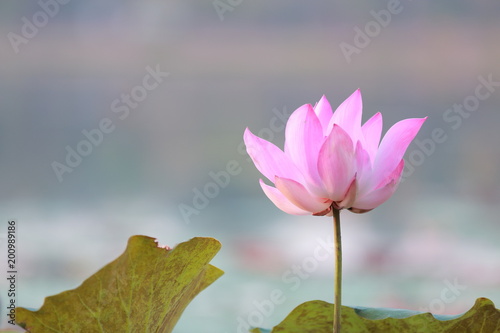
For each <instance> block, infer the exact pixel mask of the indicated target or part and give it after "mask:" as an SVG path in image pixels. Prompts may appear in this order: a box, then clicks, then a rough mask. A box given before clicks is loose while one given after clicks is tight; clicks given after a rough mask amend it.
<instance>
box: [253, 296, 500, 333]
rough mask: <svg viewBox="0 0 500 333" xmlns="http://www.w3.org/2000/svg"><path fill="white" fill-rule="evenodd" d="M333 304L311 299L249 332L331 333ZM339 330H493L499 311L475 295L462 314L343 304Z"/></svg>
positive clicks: (488, 332)
mask: <svg viewBox="0 0 500 333" xmlns="http://www.w3.org/2000/svg"><path fill="white" fill-rule="evenodd" d="M332 324H333V304H330V303H327V302H323V301H310V302H306V303H303V304H301V305H299V306H298V307H296V308H295V309H294V310H293V311H292V312H291V313H290V314H289V315H288V316H287V317H286V318H285V319H284V320H283V321H282V322H281V323H280V324H279V325H277V326H275V327H274V328H273V329H272V330H270V331H269V330H266V329H260V328H255V329H253V330H251V331H250V332H252V333H278V332H279V333H323V332H324V333H331V332H332ZM341 325H342V333H392V332H394V333H401V332H405V333H437V332H439V333H467V332H470V333H495V332H497V333H498V332H500V310H498V309H496V308H495V305H494V304H493V302H492V301H490V300H489V299H487V298H478V299H477V300H476V303H475V304H474V306H473V307H472V308H471V309H470V310H469V311H467V312H466V313H464V314H462V315H457V316H434V315H432V314H431V313H428V312H427V313H421V312H417V311H410V310H400V309H385V308H362V307H357V308H351V307H347V306H342V322H341Z"/></svg>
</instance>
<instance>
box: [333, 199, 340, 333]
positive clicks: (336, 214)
mask: <svg viewBox="0 0 500 333" xmlns="http://www.w3.org/2000/svg"><path fill="white" fill-rule="evenodd" d="M332 211H333V229H334V236H335V237H334V241H335V287H334V288H335V303H334V305H333V333H340V318H341V316H340V309H341V306H342V243H341V238H340V210H338V209H336V208H333V207H332Z"/></svg>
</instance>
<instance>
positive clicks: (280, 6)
mask: <svg viewBox="0 0 500 333" xmlns="http://www.w3.org/2000/svg"><path fill="white" fill-rule="evenodd" d="M59 1H60V2H56V1H55V0H53V1H49V0H41V1H39V2H34V1H33V2H27V1H23V2H19V1H11V0H9V1H2V2H1V3H0V35H1V36H2V38H0V57H1V58H0V59H1V61H0V110H1V111H0V175H1V176H0V188H1V189H2V190H1V191H0V219H1V220H3V222H2V225H3V227H2V230H0V233H2V235H3V237H4V238H3V242H2V248H3V249H4V250H2V253H5V242H4V241H5V233H6V231H7V229H6V228H7V227H6V222H7V220H8V219H11V218H15V219H17V223H18V241H17V246H18V259H19V266H18V270H19V279H18V286H17V288H18V297H17V304H18V305H19V306H23V307H29V308H39V307H40V306H41V305H42V303H43V300H44V297H46V296H49V295H53V294H56V293H59V292H61V291H63V290H66V289H69V288H75V287H77V286H78V285H79V284H80V283H81V282H82V281H83V280H84V279H85V278H87V277H88V276H90V275H91V274H93V273H94V272H95V271H97V270H98V269H99V268H100V267H102V266H103V265H104V264H106V263H108V262H110V261H111V260H113V259H114V258H115V257H117V256H118V255H120V254H121V253H122V252H123V250H124V249H125V246H126V242H127V239H128V237H130V236H131V235H134V234H145V235H148V236H152V237H156V238H157V239H158V241H159V242H160V244H168V245H170V246H174V245H175V244H178V243H180V242H183V241H185V240H188V239H190V238H192V237H195V236H211V237H215V238H217V239H219V240H220V241H221V242H222V243H223V248H222V250H221V251H220V253H219V254H218V255H217V256H216V258H215V259H214V260H213V264H214V265H216V266H218V267H220V268H221V269H223V270H224V271H225V272H226V274H225V275H224V276H223V277H221V278H220V279H219V280H218V281H217V282H216V283H214V284H213V285H212V286H211V287H209V288H208V289H207V290H205V291H204V292H202V293H201V294H200V295H199V296H198V297H197V298H196V299H195V300H194V301H193V303H191V305H190V306H189V307H188V308H187V309H186V311H185V312H184V315H183V317H182V318H181V320H180V321H179V323H178V325H177V327H176V329H175V332H178V333H183V332H195V331H202V332H207V333H210V332H214V333H215V332H217V333H220V332H228V333H229V332H238V331H241V329H242V328H241V327H244V326H246V325H247V324H248V325H259V326H262V327H272V326H274V325H276V324H277V323H279V322H280V321H281V320H282V319H283V318H284V317H285V316H286V314H288V313H289V312H290V311H291V310H292V309H293V308H294V307H295V306H297V305H298V304H300V303H302V302H305V301H308V300H313V299H322V300H326V301H331V300H332V299H333V280H332V277H333V257H332V256H331V255H330V256H329V257H328V258H327V259H325V257H324V256H321V257H318V256H317V255H316V256H315V253H316V254H317V253H318V249H323V250H324V252H322V255H324V254H325V253H327V251H326V249H327V248H328V246H327V245H325V244H329V242H331V236H329V235H331V234H332V223H331V221H330V219H328V218H325V217H321V218H320V217H295V216H289V215H287V214H285V213H283V212H281V211H280V210H278V209H277V208H276V207H275V206H274V205H273V204H272V203H271V202H270V201H269V200H268V199H267V198H266V197H265V195H264V194H263V193H262V191H261V189H260V186H259V184H258V178H260V177H261V175H260V174H259V172H258V171H257V170H256V169H255V167H254V166H253V164H252V163H251V162H249V161H248V159H247V158H248V157H247V156H246V155H245V153H244V149H243V150H242V135H243V131H244V129H245V128H246V127H247V126H248V127H249V128H250V129H251V130H252V131H253V132H254V133H257V134H260V135H262V137H264V138H265V139H268V140H271V141H273V142H274V143H275V144H277V145H278V146H280V147H283V132H284V131H283V125H284V122H286V119H287V118H288V116H289V114H290V113H291V112H293V111H294V110H295V109H296V108H298V107H299V106H301V105H303V104H305V103H311V104H314V103H315V102H316V101H318V100H319V99H320V98H321V96H322V95H323V94H325V95H326V96H327V98H328V99H329V101H330V102H331V104H332V106H333V107H334V108H335V107H336V106H338V105H339V104H340V103H341V102H342V101H343V100H344V99H345V98H347V97H348V96H349V95H350V94H351V93H352V92H353V91H354V90H356V89H357V88H361V91H362V93H363V102H364V116H363V120H364V121H365V120H367V119H368V118H369V117H371V116H372V115H373V114H374V113H376V112H379V111H380V112H382V113H383V116H384V132H385V131H387V129H388V128H389V127H390V126H391V125H392V124H394V123H395V122H397V121H399V120H401V119H403V118H408V117H424V116H428V117H429V119H428V120H427V122H426V123H425V124H424V126H423V128H422V130H421V132H420V133H419V134H418V136H417V141H418V142H419V144H417V143H416V142H414V143H413V144H412V145H411V146H410V147H409V149H408V151H407V154H406V160H407V164H406V169H405V177H404V182H403V183H402V184H401V186H400V188H399V189H398V191H397V193H396V195H395V196H394V197H393V198H391V199H390V200H389V201H388V202H386V203H385V204H383V205H382V206H380V207H378V208H377V209H376V210H374V211H372V212H370V213H368V214H364V215H357V214H352V213H350V212H345V213H343V214H342V226H343V242H344V243H343V244H344V292H343V302H344V304H346V305H359V306H374V307H399V308H408V309H413V310H420V311H432V312H434V313H441V314H458V313H461V312H465V311H466V310H468V309H469V308H470V307H471V306H472V305H473V303H474V300H475V299H476V298H478V297H483V296H484V297H488V298H490V299H491V300H493V301H494V302H495V303H496V305H497V307H500V244H499V242H498V235H499V233H500V221H499V218H498V215H497V211H496V210H497V209H498V203H499V200H500V177H499V172H500V151H499V148H498V143H499V142H500V132H499V131H498V126H499V124H500V112H499V111H500V63H499V59H500V41H499V38H498V36H500V21H499V20H498V17H499V15H500V3H498V2H497V1H486V0H483V1H481V0H480V1H473V2H470V1H465V0H460V1H453V2H451V1H440V2H435V1H426V0H422V1H406V0H402V1H395V0H391V1H357V2H354V3H351V2H347V1H345V2H332V1H319V0H314V1H307V2H305V1H295V0H292V1H290V0H288V1H284V0H276V1H272V2H255V1H249V0H239V1H235V0H232V1H229V0H215V1H212V0H210V1H152V0H147V1H140V2H138V1H106V2H99V1H85V2H82V1H67V0H65V1H62V0H59ZM322 244H323V245H322ZM323 250H321V251H323ZM4 261H6V260H4V259H2V260H1V262H2V265H3V266H2V267H4V265H5V263H4ZM4 271H5V269H4ZM1 281H2V294H1V295H0V299H2V300H6V291H5V288H4V287H5V286H6V285H5V283H4V281H5V280H4V279H2V280H1ZM273 290H279V291H280V292H282V294H283V298H282V299H281V301H282V302H280V304H276V303H273V308H272V310H269V311H263V310H262V306H260V305H262V304H264V303H266V301H269V300H270V299H271V298H270V295H271V292H272V291H273ZM266 304H268V303H266ZM5 317H6V316H5V310H4V306H2V318H5ZM2 324H3V326H2V327H8V324H7V323H6V322H5V319H3V322H2Z"/></svg>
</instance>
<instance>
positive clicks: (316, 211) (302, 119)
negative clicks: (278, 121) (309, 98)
mask: <svg viewBox="0 0 500 333" xmlns="http://www.w3.org/2000/svg"><path fill="white" fill-rule="evenodd" d="M361 115H362V101H361V92H360V91H359V89H358V90H356V91H355V92H354V93H353V94H352V95H351V96H350V97H349V98H348V99H346V100H345V101H344V102H343V103H342V104H341V105H340V106H339V107H338V108H337V110H336V111H335V112H332V108H331V106H330V104H329V103H328V100H327V99H326V97H324V96H323V97H322V98H321V100H320V101H319V102H318V103H317V104H316V106H315V107H312V106H311V105H310V104H306V105H303V106H301V107H300V108H298V109H297V110H295V111H294V112H293V114H292V115H291V116H290V119H289V120H288V122H287V124H286V131H285V149H284V152H283V151H282V150H281V149H279V148H278V147H276V146H275V145H274V144H272V143H270V142H268V141H266V140H263V139H261V138H259V137H257V136H255V135H254V134H253V133H252V132H250V130H249V129H248V128H247V129H246V130H245V134H244V140H245V144H246V147H247V152H248V154H249V155H250V157H251V158H252V160H253V162H254V164H255V166H256V167H257V169H258V170H259V171H260V172H261V173H262V174H263V175H264V176H265V177H266V178H267V179H269V180H270V181H271V182H272V183H273V184H274V186H275V187H272V186H269V185H267V184H265V183H264V182H263V180H262V179H261V180H260V185H261V186H262V189H263V190H264V193H265V194H266V195H267V196H268V198H269V199H270V200H271V201H272V202H273V203H274V204H275V205H276V206H277V207H278V208H279V209H281V210H283V211H284V212H286V213H289V214H295V215H307V214H313V215H332V208H336V209H339V210H340V209H343V208H346V209H349V210H351V211H353V212H355V213H364V212H367V211H370V210H372V209H373V208H375V207H377V206H379V205H380V204H382V203H383V202H385V201H386V200H387V199H389V198H390V197H391V196H392V194H393V193H394V191H395V190H396V188H397V187H398V184H399V182H400V180H401V175H402V172H403V167H404V160H403V155H404V153H405V151H406V149H407V148H408V145H409V144H410V143H411V141H412V140H413V138H414V137H415V136H416V135H417V133H418V131H419V130H420V127H421V126H422V124H423V123H424V121H425V120H426V119H427V118H412V119H405V120H402V121H400V122H398V123H396V124H395V125H394V126H392V127H391V128H390V129H389V131H387V133H386V134H385V136H384V138H383V139H382V141H380V137H381V132H382V114H380V113H377V114H375V115H374V116H373V117H371V118H370V119H369V120H368V121H367V122H366V123H365V124H364V125H362V126H361Z"/></svg>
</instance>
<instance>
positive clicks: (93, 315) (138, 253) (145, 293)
mask: <svg viewBox="0 0 500 333" xmlns="http://www.w3.org/2000/svg"><path fill="white" fill-rule="evenodd" d="M220 247H221V244H220V242H219V241H217V240H216V239H213V238H201V237H197V238H193V239H191V240H189V241H187V242H184V243H181V244H179V245H177V246H176V247H175V248H174V249H169V248H162V247H158V246H157V243H156V241H155V239H154V238H151V237H146V236H132V237H130V239H129V241H128V245H127V249H126V250H125V252H124V253H123V254H122V255H121V256H119V257H118V258H117V259H115V260H114V261H112V262H111V263H109V264H107V265H106V266H104V267H103V268H101V269H100V270H99V271H98V272H97V273H95V274H94V275H92V276H91V277H89V278H88V279H86V280H85V281H84V282H83V283H82V284H81V285H80V286H79V287H77V288H76V289H72V290H68V291H64V292H62V293H60V294H57V295H54V296H50V297H47V298H46V299H45V302H44V304H43V305H42V307H41V308H40V309H39V310H37V311H30V310H28V309H25V308H20V307H18V308H16V322H17V324H19V325H20V326H21V327H23V328H24V329H26V330H27V331H28V332H33V333H40V332H44V333H45V332H61V333H68V332H75V333H76V332H110V333H111V332H161V333H166V332H171V331H172V329H173V327H174V326H175V324H176V323H177V321H178V319H179V317H180V315H181V314H182V312H183V311H184V309H185V308H186V306H187V305H188V304H189V302H190V301H191V300H192V299H193V298H194V297H195V296H196V295H197V294H198V293H199V292H201V291H202V290H203V289H205V288H206V287H207V286H208V285H210V284H211V283H213V282H214V281H215V280H217V279H218V278H219V277H220V276H221V275H222V274H223V272H222V271H221V270H220V269H218V268H216V267H214V266H212V265H210V264H209V262H210V260H211V259H212V258H213V257H214V256H215V254H216V253H217V252H218V251H219V249H220Z"/></svg>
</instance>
